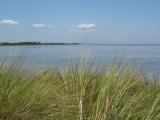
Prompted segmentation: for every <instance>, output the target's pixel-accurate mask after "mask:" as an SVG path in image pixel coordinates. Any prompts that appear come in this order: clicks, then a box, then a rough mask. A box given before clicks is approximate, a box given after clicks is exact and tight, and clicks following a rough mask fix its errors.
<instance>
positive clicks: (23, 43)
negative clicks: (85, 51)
mask: <svg viewBox="0 0 160 120" xmlns="http://www.w3.org/2000/svg"><path fill="white" fill-rule="evenodd" d="M32 45H92V46H94V45H95V46H96V45H98V46H160V43H157V44H156V43H108V44H106V43H42V42H0V46H32Z"/></svg>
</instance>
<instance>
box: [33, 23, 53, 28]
mask: <svg viewBox="0 0 160 120" xmlns="http://www.w3.org/2000/svg"><path fill="white" fill-rule="evenodd" d="M31 27H32V28H52V27H53V25H47V24H33V25H31Z"/></svg>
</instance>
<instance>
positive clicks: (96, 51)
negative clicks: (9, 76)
mask: <svg viewBox="0 0 160 120" xmlns="http://www.w3.org/2000/svg"><path fill="white" fill-rule="evenodd" d="M17 55H23V58H25V62H24V63H25V64H26V65H27V66H28V65H31V64H37V65H38V66H43V65H45V66H50V67H52V66H53V67H55V66H57V65H60V64H62V63H64V62H66V61H67V60H73V61H74V60H79V58H82V57H83V56H85V57H87V58H90V59H94V58H96V64H98V65H102V66H108V65H109V64H111V63H112V61H113V60H115V58H120V59H121V58H122V59H124V60H126V61H128V63H129V64H130V65H132V66H135V65H141V67H142V71H145V72H147V73H154V74H155V73H156V74H157V73H160V46H143V45H142V46H127V45H124V46H114V45H113V46H108V45H47V46H45V45H41V46H1V47H0V60H2V59H3V58H6V57H8V58H13V57H16V56H17Z"/></svg>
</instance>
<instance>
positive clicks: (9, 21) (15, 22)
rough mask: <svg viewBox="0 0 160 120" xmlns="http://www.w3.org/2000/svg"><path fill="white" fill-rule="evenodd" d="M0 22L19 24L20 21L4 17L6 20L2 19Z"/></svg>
mask: <svg viewBox="0 0 160 120" xmlns="http://www.w3.org/2000/svg"><path fill="white" fill-rule="evenodd" d="M0 24H6V25H17V24H19V22H18V21H15V20H9V19H4V20H1V21H0Z"/></svg>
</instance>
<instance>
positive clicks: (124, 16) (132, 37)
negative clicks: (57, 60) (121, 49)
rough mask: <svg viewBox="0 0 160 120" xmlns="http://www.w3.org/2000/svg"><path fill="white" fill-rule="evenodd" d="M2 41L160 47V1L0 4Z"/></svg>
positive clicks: (16, 0) (3, 0)
mask: <svg viewBox="0 0 160 120" xmlns="http://www.w3.org/2000/svg"><path fill="white" fill-rule="evenodd" d="M0 41H1V42H2V41H5V42H19V41H40V42H82V43H160V0H0Z"/></svg>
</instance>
